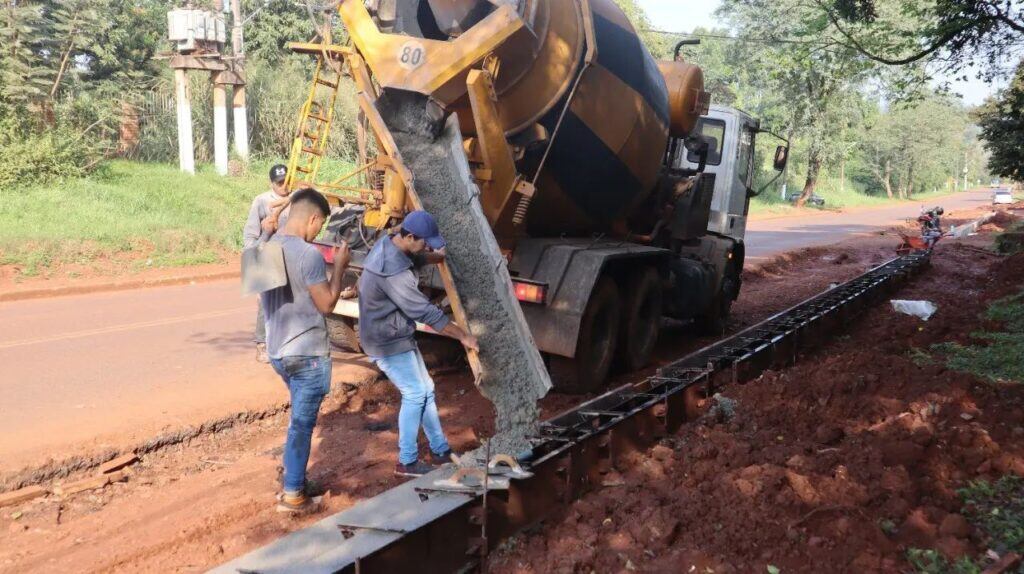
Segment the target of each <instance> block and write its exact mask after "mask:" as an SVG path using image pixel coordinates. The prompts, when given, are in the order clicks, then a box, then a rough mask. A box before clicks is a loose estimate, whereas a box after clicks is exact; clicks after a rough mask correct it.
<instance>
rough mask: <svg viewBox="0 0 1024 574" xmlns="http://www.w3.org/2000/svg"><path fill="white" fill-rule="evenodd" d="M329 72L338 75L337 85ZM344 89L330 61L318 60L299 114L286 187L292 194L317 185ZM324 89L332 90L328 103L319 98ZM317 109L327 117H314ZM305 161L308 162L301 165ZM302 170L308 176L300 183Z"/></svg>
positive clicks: (289, 159)
mask: <svg viewBox="0 0 1024 574" xmlns="http://www.w3.org/2000/svg"><path fill="white" fill-rule="evenodd" d="M327 70H331V71H334V72H335V74H334V77H333V82H332V81H331V80H332V78H325V75H327V74H325V72H326V71H327ZM340 85H341V74H338V73H337V71H336V70H334V68H333V67H332V66H331V65H330V63H329V62H328V60H327V58H326V57H321V58H319V59H317V64H316V71H315V72H314V74H313V82H312V85H311V86H310V88H309V95H308V96H307V97H306V101H305V103H303V104H302V108H301V109H300V111H299V121H298V125H297V126H296V128H295V138H294V139H293V140H292V149H291V153H290V154H289V157H288V175H287V178H286V180H285V187H286V188H287V189H288V190H289V191H294V189H295V187H297V186H298V185H299V184H300V183H307V184H309V185H313V184H314V183H315V182H316V176H317V173H319V171H320V163H321V160H322V159H323V155H324V153H325V152H326V151H327V140H328V138H329V137H330V133H331V124H332V123H333V122H334V105H335V103H336V101H337V99H338V88H339V86H340ZM321 87H326V88H328V89H329V90H330V92H329V94H328V95H327V101H326V102H323V101H321V98H318V95H319V92H321V91H322V89H321ZM314 108H319V109H317V110H315V111H316V112H318V113H321V114H324V115H316V114H314ZM310 130H313V131H310ZM307 141H308V142H309V144H310V145H309V147H307V145H306V142H307ZM303 159H305V161H304V162H302V163H301V164H300V161H301V160H303ZM300 170H301V171H303V172H304V173H303V175H302V179H299V172H300Z"/></svg>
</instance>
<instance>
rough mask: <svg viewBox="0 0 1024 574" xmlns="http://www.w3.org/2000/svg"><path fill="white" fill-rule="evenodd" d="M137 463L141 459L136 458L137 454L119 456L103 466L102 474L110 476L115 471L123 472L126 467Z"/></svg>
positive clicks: (101, 468)
mask: <svg viewBox="0 0 1024 574" xmlns="http://www.w3.org/2000/svg"><path fill="white" fill-rule="evenodd" d="M136 462H139V457H138V456H136V455H135V453H133V452H132V453H128V454H126V455H123V456H119V457H117V458H115V459H113V460H108V461H107V462H105V463H103V464H101V465H100V473H101V474H109V473H111V472H114V471H115V470H121V469H122V468H124V467H126V466H129V465H132V464H135V463H136Z"/></svg>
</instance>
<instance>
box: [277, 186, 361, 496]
mask: <svg viewBox="0 0 1024 574" xmlns="http://www.w3.org/2000/svg"><path fill="white" fill-rule="evenodd" d="M290 209H291V213H290V214H289V217H288V222H287V223H286V224H285V225H284V226H283V227H282V228H281V230H280V231H279V232H278V233H277V234H276V235H274V236H273V237H272V238H271V239H270V240H269V241H271V242H276V243H279V244H280V245H281V248H282V251H283V252H284V264H285V270H286V272H287V274H288V283H287V284H286V285H284V286H282V287H278V288H276V289H271V290H269V291H266V292H264V293H262V294H260V301H261V303H262V305H261V307H262V308H263V312H264V314H265V315H266V318H267V353H268V354H269V355H270V363H271V365H273V367H274V370H275V371H277V374H278V375H281V378H282V379H284V382H285V385H287V387H288V392H289V395H290V396H291V421H290V423H289V425H288V438H287V440H286V441H285V447H284V493H283V494H282V495H281V497H280V502H279V504H278V506H277V508H278V510H280V511H283V512H302V511H307V510H313V509H315V507H316V504H314V502H313V499H312V498H311V496H310V493H309V492H307V488H306V464H307V463H308V462H309V451H310V442H311V439H312V436H313V427H315V426H316V420H317V416H318V414H319V412H320V404H321V403H322V402H323V399H324V397H325V396H326V395H327V393H328V392H329V391H330V390H331V347H330V343H329V342H328V338H327V322H326V320H325V318H324V316H325V315H327V314H328V313H330V312H332V311H333V310H334V306H335V305H336V304H337V303H338V297H339V296H340V295H341V280H342V277H343V276H344V275H345V269H346V268H347V267H348V263H349V261H350V259H351V254H350V253H349V248H348V245H347V244H344V243H343V244H342V245H341V246H340V247H338V248H336V249H335V250H334V253H333V257H334V263H333V265H334V270H333V274H332V275H331V278H330V281H328V279H327V265H326V264H325V263H324V258H323V256H322V255H321V254H320V251H318V250H317V248H316V247H314V246H313V245H311V244H310V242H311V241H313V239H315V238H316V236H317V235H318V234H319V233H320V230H321V229H322V228H323V226H324V222H325V221H327V218H328V217H329V216H330V213H331V207H330V204H328V203H327V199H326V198H325V197H324V196H323V195H320V194H319V193H318V192H316V191H315V190H312V189H300V190H299V191H296V192H295V193H294V194H292V197H291V207H290Z"/></svg>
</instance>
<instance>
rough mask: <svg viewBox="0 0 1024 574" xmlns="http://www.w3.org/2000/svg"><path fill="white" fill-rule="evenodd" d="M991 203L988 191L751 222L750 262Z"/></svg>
mask: <svg viewBox="0 0 1024 574" xmlns="http://www.w3.org/2000/svg"><path fill="white" fill-rule="evenodd" d="M991 202H992V197H991V193H990V192H989V191H988V190H977V191H970V192H967V193H961V194H957V195H954V196H948V197H944V198H941V199H932V200H929V201H928V202H923V203H904V204H900V205H895V206H891V207H876V208H859V209H853V210H850V211H847V212H844V213H832V212H822V213H821V214H820V215H811V216H801V217H779V218H776V219H764V220H758V221H751V222H749V223H748V224H747V241H746V243H747V261H751V262H757V261H763V260H765V259H768V258H771V257H774V256H776V255H779V254H780V253H785V252H787V251H792V250H794V249H800V248H803V247H814V246H820V245H828V244H831V243H835V242H836V241H840V240H842V239H845V238H847V237H849V236H852V235H857V234H859V233H870V232H873V231H874V232H877V231H878V230H879V229H880V228H885V227H888V226H890V225H893V224H896V223H900V222H902V221H904V220H906V219H907V218H910V217H916V216H917V215H918V214H919V213H920V211H921V207H928V208H930V207H933V206H935V205H941V206H942V207H943V209H945V210H946V214H947V215H952V214H954V212H956V210H958V209H961V210H962V209H975V208H978V207H983V206H985V205H989V204H991Z"/></svg>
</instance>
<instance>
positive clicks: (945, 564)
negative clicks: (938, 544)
mask: <svg viewBox="0 0 1024 574" xmlns="http://www.w3.org/2000/svg"><path fill="white" fill-rule="evenodd" d="M957 494H959V495H960V499H961V500H962V501H963V503H964V510H963V514H964V517H965V518H967V520H968V522H970V523H971V524H972V525H973V526H974V527H975V528H977V529H979V530H980V531H981V532H982V533H983V534H984V536H985V546H987V547H988V548H990V549H991V550H994V551H995V552H996V553H997V554H999V555H1000V556H1004V555H1006V554H1007V553H1009V552H1016V553H1021V552H1024V478H1020V477H1017V476H1013V475H1006V476H1003V477H1002V478H1000V479H999V480H997V481H995V482H989V481H986V480H975V481H972V482H970V483H968V484H967V486H966V487H964V488H961V489H959V490H957ZM907 561H908V562H910V565H911V566H912V567H913V568H914V571H915V572H919V573H921V574H979V573H980V572H982V571H983V570H984V569H985V568H986V567H987V566H988V564H987V562H991V560H989V559H987V558H985V557H980V558H978V559H974V558H970V557H967V556H965V557H962V558H960V559H959V560H957V561H956V562H953V563H950V562H949V561H948V560H946V559H945V558H944V557H943V556H942V555H941V554H940V553H939V552H937V551H935V550H931V549H928V550H924V549H920V548H911V549H909V550H907ZM1012 572H1024V566H1022V567H1018V568H1017V569H1015V570H1013V571H1012Z"/></svg>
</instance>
